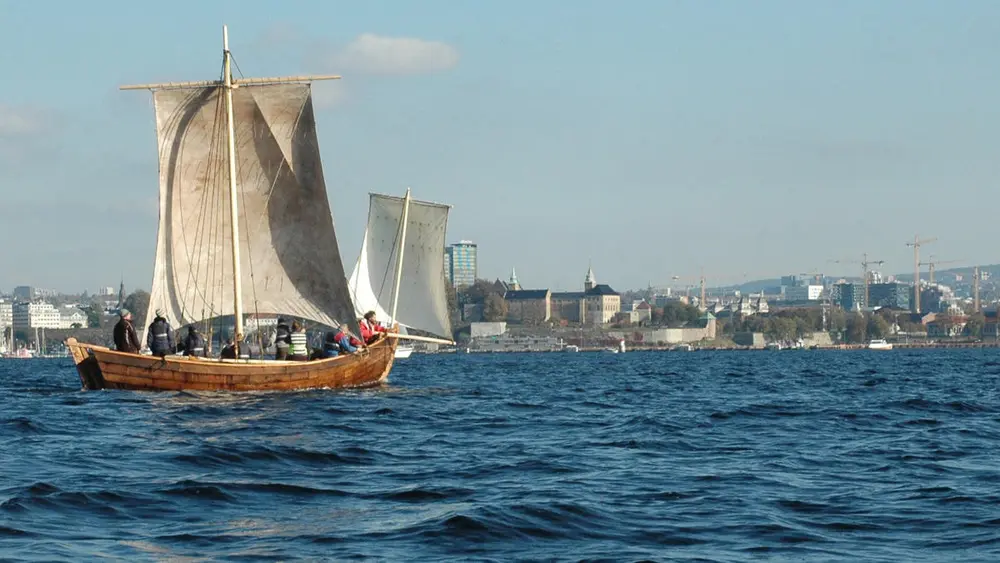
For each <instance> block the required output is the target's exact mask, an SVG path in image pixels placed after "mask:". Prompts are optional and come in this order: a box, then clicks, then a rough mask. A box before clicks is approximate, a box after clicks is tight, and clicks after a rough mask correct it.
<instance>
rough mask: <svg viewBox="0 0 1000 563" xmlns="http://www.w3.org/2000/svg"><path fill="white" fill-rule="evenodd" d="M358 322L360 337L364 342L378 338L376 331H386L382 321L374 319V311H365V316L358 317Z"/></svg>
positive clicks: (370, 341)
mask: <svg viewBox="0 0 1000 563" xmlns="http://www.w3.org/2000/svg"><path fill="white" fill-rule="evenodd" d="M358 324H359V325H360V326H361V338H362V339H363V340H364V341H365V344H371V343H372V342H374V341H376V340H378V333H380V332H386V330H385V327H384V326H382V323H380V322H378V321H377V320H376V319H375V311H368V312H367V313H365V317H364V318H363V319H359V320H358Z"/></svg>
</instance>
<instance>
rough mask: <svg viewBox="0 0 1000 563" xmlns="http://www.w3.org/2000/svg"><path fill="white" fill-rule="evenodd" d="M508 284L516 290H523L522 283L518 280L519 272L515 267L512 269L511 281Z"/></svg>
mask: <svg viewBox="0 0 1000 563" xmlns="http://www.w3.org/2000/svg"><path fill="white" fill-rule="evenodd" d="M507 285H508V286H509V287H510V289H512V290H514V291H521V284H520V283H518V282H517V272H516V271H514V268H511V269H510V281H509V282H508V283H507Z"/></svg>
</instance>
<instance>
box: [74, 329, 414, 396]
mask: <svg viewBox="0 0 1000 563" xmlns="http://www.w3.org/2000/svg"><path fill="white" fill-rule="evenodd" d="M396 343H397V340H396V339H395V338H387V337H384V336H383V337H382V338H381V339H379V340H377V341H376V342H375V343H373V344H371V345H370V346H368V349H367V350H362V351H358V352H357V353H354V354H348V355H343V356H337V357H336V358H329V359H325V360H315V361H311V362H293V361H272V360H219V359H210V358H187V357H182V356H167V357H166V358H159V357H157V356H143V355H140V354H128V353H125V352H118V351H116V350H111V349H109V348H105V347H103V346H92V345H89V344H83V343H80V342H77V340H76V339H75V338H69V339H67V340H66V346H67V347H68V348H69V349H70V353H71V354H72V356H73V361H74V362H75V363H76V369H77V372H79V374H80V381H81V382H82V383H83V386H84V388H86V389H135V390H145V391H182V390H195V391H265V390H275V391H279V390H294V389H316V388H324V387H326V388H338V387H370V386H373V385H379V384H381V383H383V382H385V381H386V379H388V377H389V371H390V370H391V369H392V362H393V359H394V356H395V352H396Z"/></svg>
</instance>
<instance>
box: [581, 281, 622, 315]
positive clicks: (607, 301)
mask: <svg viewBox="0 0 1000 563" xmlns="http://www.w3.org/2000/svg"><path fill="white" fill-rule="evenodd" d="M590 274H591V276H590V277H591V283H590V288H589V289H587V290H586V291H584V294H585V295H586V297H585V299H586V301H587V319H586V322H588V323H591V324H608V323H610V322H611V320H612V319H614V318H615V315H617V314H618V312H619V311H621V310H622V298H621V295H619V294H618V292H617V291H615V290H613V289H611V287H610V286H609V285H607V284H595V283H593V271H591V272H590Z"/></svg>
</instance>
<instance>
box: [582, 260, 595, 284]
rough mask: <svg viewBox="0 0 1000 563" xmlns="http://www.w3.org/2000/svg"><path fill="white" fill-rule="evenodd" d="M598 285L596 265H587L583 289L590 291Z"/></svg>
mask: <svg viewBox="0 0 1000 563" xmlns="http://www.w3.org/2000/svg"><path fill="white" fill-rule="evenodd" d="M596 286H597V280H596V279H594V267H593V266H591V265H589V264H588V265H587V277H586V279H584V280H583V290H584V291H590V290H591V289H594V287H596Z"/></svg>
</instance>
